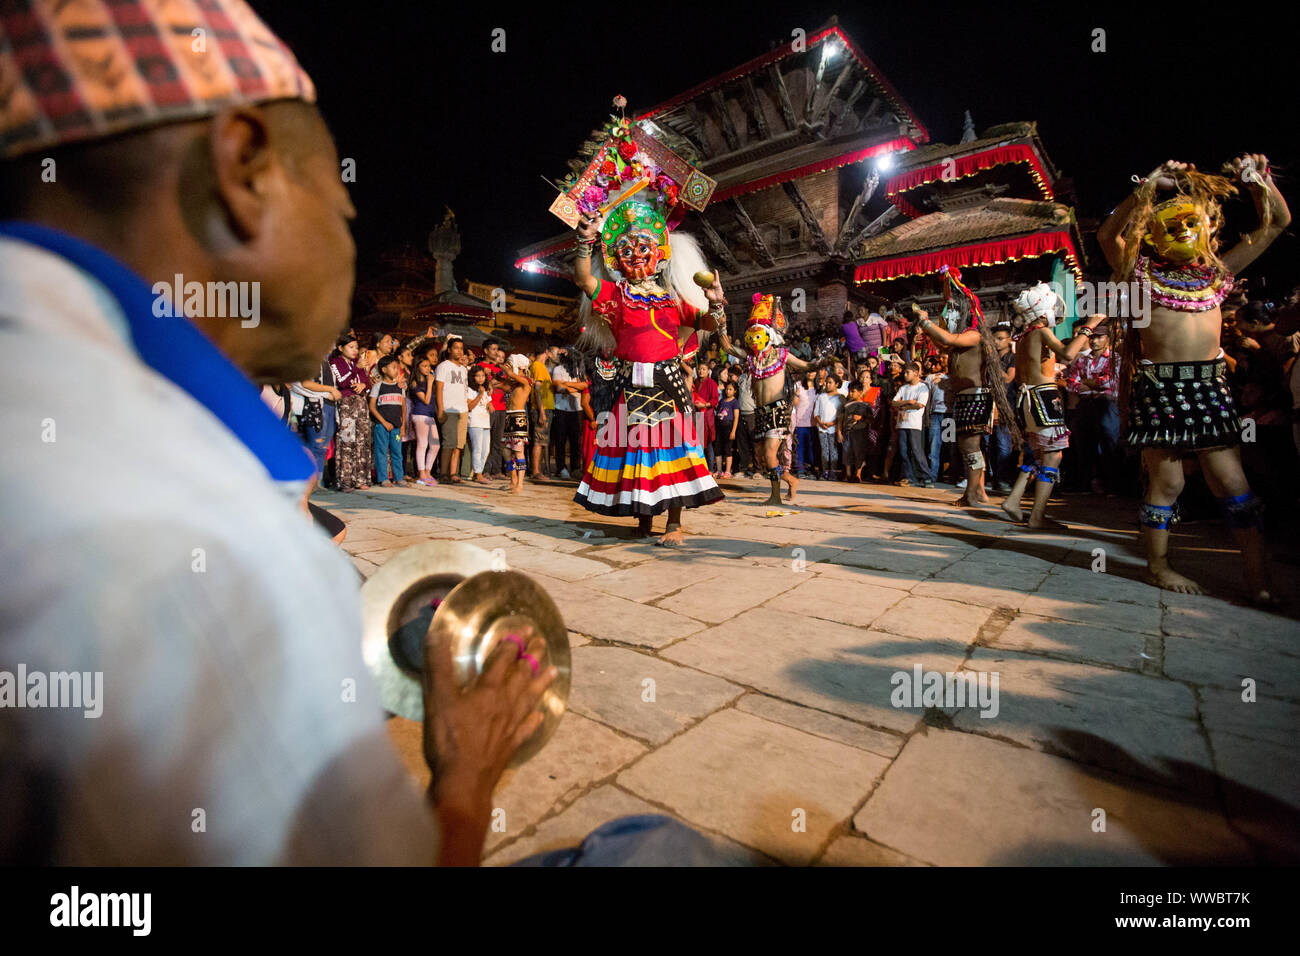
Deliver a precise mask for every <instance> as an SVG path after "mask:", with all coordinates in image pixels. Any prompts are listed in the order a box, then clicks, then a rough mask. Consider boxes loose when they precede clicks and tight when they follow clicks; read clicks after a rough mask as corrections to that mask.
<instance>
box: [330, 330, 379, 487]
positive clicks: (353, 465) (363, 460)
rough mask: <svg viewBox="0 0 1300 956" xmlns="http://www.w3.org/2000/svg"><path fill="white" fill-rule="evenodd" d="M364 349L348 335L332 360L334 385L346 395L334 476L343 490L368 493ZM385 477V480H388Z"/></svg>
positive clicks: (336, 441)
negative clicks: (361, 356) (361, 361)
mask: <svg viewBox="0 0 1300 956" xmlns="http://www.w3.org/2000/svg"><path fill="white" fill-rule="evenodd" d="M360 350H361V346H360V344H359V343H358V342H357V337H356V336H355V335H344V336H342V337H341V338H340V339H339V341H338V345H337V347H336V348H335V350H334V356H333V357H332V358H331V359H330V368H331V369H332V370H333V372H334V385H335V387H336V388H337V389H338V390H339V391H340V392H342V393H343V399H342V401H340V402H339V423H338V431H337V432H336V433H335V438H334V449H335V452H334V459H335V465H334V474H335V481H336V482H337V484H338V490H339V491H365V490H366V489H367V488H369V487H370V469H371V462H372V460H373V452H372V451H371V441H372V438H371V432H370V412H369V408H368V406H367V403H366V396H367V393H368V391H369V389H370V376H369V375H367V374H366V371H365V369H363V368H361V367H359V366H358V365H357V358H358V356H359V354H360ZM387 477H388V476H387V475H381V476H380V478H381V479H387Z"/></svg>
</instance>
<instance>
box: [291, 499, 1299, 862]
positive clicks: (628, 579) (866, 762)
mask: <svg viewBox="0 0 1300 956" xmlns="http://www.w3.org/2000/svg"><path fill="white" fill-rule="evenodd" d="M818 484H819V485H820V486H821V487H817V488H814V489H809V491H808V494H807V496H806V497H807V500H806V501H805V502H804V503H803V504H802V506H801V507H798V508H791V509H785V513H783V514H780V515H777V516H772V517H767V516H766V512H767V511H768V510H769V509H767V508H766V507H765V506H763V505H762V504H761V503H760V502H761V500H762V496H763V493H764V487H763V486H762V485H761V483H760V482H759V481H757V480H754V481H749V482H745V481H742V480H736V481H733V482H727V483H726V485H727V486H726V489H725V490H726V493H727V498H726V500H725V501H723V502H721V503H719V504H718V505H716V506H714V507H711V508H707V509H702V510H701V511H697V512H688V513H687V515H686V527H687V530H688V532H690V533H689V535H688V538H687V544H686V547H684V548H682V549H680V550H677V551H669V550H667V549H663V548H659V547H656V546H655V545H654V543H653V541H645V540H638V539H635V538H633V537H631V528H630V524H631V523H630V522H628V521H617V520H612V519H601V518H597V517H595V516H592V515H590V514H588V513H586V512H584V511H581V510H580V509H579V508H577V507H576V506H575V505H573V504H572V503H571V501H570V498H571V496H572V487H573V486H572V483H570V484H568V485H564V484H562V483H557V484H554V485H550V486H546V487H541V486H535V485H531V484H529V485H528V486H526V488H525V490H524V492H523V493H522V494H521V495H518V496H513V497H512V496H509V495H506V494H503V493H502V492H501V491H500V490H499V487H493V486H489V487H487V488H485V489H484V490H482V491H478V492H477V493H476V492H475V491H470V490H461V489H456V488H448V487H445V486H439V487H437V488H434V489H429V490H426V491H421V492H418V493H416V492H409V491H399V490H397V489H378V488H376V489H371V490H370V491H368V492H365V493H353V494H348V495H342V494H337V493H318V494H317V496H316V500H317V501H319V503H320V504H322V505H323V506H325V507H329V508H332V509H335V510H337V511H338V512H339V513H340V514H343V515H345V516H346V520H347V521H348V537H347V540H346V541H345V542H344V545H343V546H344V548H345V550H347V551H348V552H349V553H350V554H351V555H353V563H354V564H355V565H356V567H357V569H358V571H359V572H360V574H361V576H362V577H365V576H368V575H370V574H372V573H374V571H375V569H376V568H377V567H378V566H379V565H380V564H382V562H383V561H384V560H387V559H388V558H389V557H391V556H392V555H393V554H395V553H397V552H398V551H400V550H401V549H402V548H403V547H407V546H409V545H410V544H413V543H417V542H419V541H424V540H429V539H432V538H454V539H455V540H462V541H468V542H470V543H474V544H479V545H481V546H483V547H485V548H487V549H488V550H492V549H496V548H500V549H502V552H503V554H504V555H505V558H506V561H507V563H509V564H510V565H511V566H513V567H516V568H517V569H519V570H522V571H523V572H524V573H526V574H528V575H530V576H531V577H533V578H534V579H535V580H536V581H537V582H538V583H540V584H542V586H543V587H545V588H546V589H547V591H548V592H549V593H550V594H551V596H552V597H553V598H554V599H555V601H556V603H557V605H558V606H559V608H560V610H561V613H562V614H563V616H564V619H565V623H566V624H567V626H568V629H569V631H570V634H571V638H572V644H573V690H572V695H571V698H570V707H569V713H568V714H567V715H566V716H565V718H564V720H563V721H562V722H561V726H560V731H559V733H558V734H557V735H556V737H555V738H554V739H553V740H552V741H551V742H550V743H549V744H548V745H547V747H546V748H544V749H543V750H542V752H541V753H539V754H538V755H537V756H536V757H534V758H533V759H532V760H531V761H529V762H528V763H527V764H525V765H524V766H522V767H521V768H519V769H517V770H514V771H510V772H508V773H507V775H506V777H505V778H504V780H503V781H502V784H501V786H500V788H499V790H498V794H497V802H498V806H499V808H500V809H501V810H503V811H504V813H505V819H506V821H507V825H506V828H505V831H504V832H500V833H493V834H491V835H490V838H489V844H488V851H487V852H488V857H487V862H489V863H492V864H499V865H504V864H508V863H511V862H514V861H516V860H519V859H522V858H524V857H526V856H529V855H531V854H534V853H539V852H542V851H545V850H552V849H560V848H563V847H566V846H573V845H575V844H576V843H577V842H580V841H581V839H582V838H583V837H584V836H585V835H586V834H587V833H589V832H590V831H591V830H593V829H594V828H596V827H598V826H600V825H601V824H603V823H607V822H609V821H610V820H613V819H616V818H618V817H620V816H625V815H628V814H636V813H663V814H667V815H668V816H670V817H673V818H675V819H677V820H680V821H682V822H685V823H686V824H688V825H690V826H692V827H694V828H696V829H698V830H699V831H700V832H701V833H703V834H704V836H705V837H706V838H707V839H708V840H710V841H712V845H713V846H714V847H715V848H716V849H717V853H718V860H719V862H721V863H724V864H726V865H766V864H771V863H772V862H779V863H783V864H789V865H808V864H816V865H823V866H923V865H970V864H994V865H997V864H1020V863H1027V864H1035V865H1040V864H1041V865H1061V864H1096V865H1113V864H1138V865H1140V864H1152V863H1164V864H1180V863H1258V862H1287V863H1292V864H1294V863H1296V862H1300V809H1298V808H1297V807H1298V804H1300V800H1298V799H1297V796H1296V794H1297V793H1300V775H1298V772H1297V770H1296V768H1297V767H1298V766H1300V761H1298V760H1297V752H1298V751H1300V743H1298V741H1300V734H1297V731H1300V690H1297V688H1300V643H1297V638H1300V624H1297V621H1296V620H1295V619H1294V618H1291V617H1288V616H1286V615H1285V614H1282V613H1273V612H1266V611H1260V610H1255V609H1251V608H1246V607H1242V606H1240V605H1238V604H1235V603H1233V601H1234V600H1235V599H1236V598H1237V597H1238V595H1239V593H1240V591H1239V588H1240V584H1239V583H1238V582H1237V579H1236V577H1235V575H1236V574H1237V567H1236V564H1235V555H1234V554H1233V553H1232V552H1231V551H1228V550H1225V546H1224V545H1223V543H1222V540H1221V539H1218V538H1216V534H1217V532H1218V529H1217V528H1216V527H1214V526H1208V527H1205V528H1204V529H1202V530H1201V531H1199V532H1198V534H1199V537H1198V538H1197V542H1198V549H1197V551H1196V553H1197V554H1202V555H1204V558H1203V560H1204V561H1205V562H1206V564H1205V565H1204V567H1203V570H1202V577H1203V578H1204V579H1205V581H1206V582H1207V583H1208V584H1209V586H1210V588H1211V593H1210V594H1209V595H1207V596H1202V597H1188V596H1184V595H1175V594H1171V593H1169V592H1162V591H1159V590H1156V589H1154V588H1152V587H1150V586H1148V585H1146V584H1145V583H1143V582H1142V581H1141V580H1140V569H1141V559H1140V551H1139V550H1138V543H1137V541H1136V536H1135V534H1134V533H1133V530H1132V527H1131V525H1132V522H1131V516H1130V515H1128V514H1127V513H1126V512H1124V511H1123V506H1122V505H1121V504H1120V503H1110V502H1102V503H1101V504H1100V505H1098V500H1093V501H1092V502H1091V503H1090V505H1089V507H1088V509H1087V511H1086V513H1085V512H1084V511H1083V509H1080V513H1079V514H1073V513H1072V512H1071V507H1070V504H1069V502H1068V501H1067V503H1065V504H1063V505H1060V506H1057V505H1055V504H1054V505H1053V509H1054V516H1055V517H1057V518H1058V519H1060V520H1064V521H1066V522H1067V524H1068V525H1069V530H1068V531H1064V532H1056V533H1052V534H1047V535H1041V536H1034V535H1028V534H1026V533H1024V532H1023V531H1022V530H1020V529H1017V528H1014V527H1011V526H1010V525H1009V524H1008V523H1006V522H1002V521H999V520H998V519H997V518H992V517H988V516H981V515H978V514H972V513H967V512H963V511H959V510H957V509H954V508H953V507H952V506H951V504H950V499H951V497H952V494H951V492H950V491H943V490H942V489H936V490H933V491H931V490H922V489H915V488H912V489H901V488H890V487H883V486H857V485H839V484H836V483H833V482H832V483H818ZM800 497H801V498H803V497H805V495H804V493H803V492H802V491H801V495H800ZM662 520H663V519H662V518H660V519H659V520H658V522H657V523H656V529H658V528H660V527H662ZM1098 547H1101V548H1103V549H1104V550H1105V552H1106V555H1107V559H1106V562H1107V564H1106V570H1105V571H1104V572H1098V571H1095V570H1094V566H1095V563H1096V562H1095V558H1094V557H1093V555H1094V553H1095V549H1096V548H1098ZM1215 555H1217V558H1216V557H1215ZM1216 562H1217V563H1216ZM1210 569H1215V570H1210ZM1279 577H1283V578H1285V576H1284V575H1279ZM1290 587H1291V588H1293V589H1294V587H1295V581H1294V576H1292V577H1291V579H1290ZM1290 596H1291V597H1292V599H1294V596H1295V595H1294V591H1292V592H1290ZM918 666H919V667H920V672H921V676H922V678H924V679H929V677H928V675H931V674H934V675H935V677H936V679H937V680H938V681H939V683H938V684H936V685H935V686H936V687H938V688H939V690H938V691H936V693H944V692H946V691H945V690H944V688H945V687H946V686H947V684H945V683H944V682H945V681H947V682H948V683H952V684H953V686H955V683H954V682H955V681H957V680H977V679H978V676H979V675H980V674H985V675H990V674H993V673H996V674H997V676H998V685H997V689H998V709H997V714H996V716H994V717H990V718H983V717H980V716H979V710H978V709H977V708H976V707H974V706H966V707H958V706H949V705H948V702H947V700H946V699H943V698H938V699H935V700H932V701H930V700H927V699H926V698H925V694H924V689H923V685H921V686H917V685H914V683H913V681H914V679H915V676H916V668H917V667H918ZM963 674H964V675H968V677H961V676H960V675H963ZM949 675H951V676H949ZM650 688H652V691H650V690H649V689H650ZM913 689H915V690H916V691H917V697H916V699H908V700H901V699H899V695H900V694H902V693H903V691H904V690H907V691H908V692H909V694H910V692H911V691H912V690H913ZM390 730H391V731H392V734H391V736H392V737H393V740H394V741H395V743H396V744H397V746H398V748H399V751H400V752H401V753H402V756H403V758H404V760H405V761H406V763H407V765H408V767H410V769H411V772H412V773H413V774H415V775H416V776H417V777H423V778H425V779H427V774H428V771H427V769H426V768H425V767H424V766H423V759H422V756H421V748H420V739H419V727H418V726H416V725H414V724H411V723H410V722H408V721H401V720H399V719H396V718H394V719H393V720H392V721H390ZM1098 810H1102V811H1104V812H1105V817H1106V821H1107V825H1106V829H1105V831H1104V832H1097V831H1095V830H1094V829H1093V824H1094V819H1095V816H1094V814H1095V812H1096V811H1098ZM797 811H802V813H801V814H800V813H797Z"/></svg>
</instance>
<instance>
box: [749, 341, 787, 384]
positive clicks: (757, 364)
mask: <svg viewBox="0 0 1300 956" xmlns="http://www.w3.org/2000/svg"><path fill="white" fill-rule="evenodd" d="M787 354H788V353H787V352H786V350H785V349H774V348H772V347H770V346H769V347H768V348H765V349H764V350H763V351H761V352H759V353H758V354H757V355H750V356H748V359H749V374H750V375H752V376H754V378H771V377H772V376H773V375H775V374H776V373H777V372H779V371H781V369H783V368H785V357H786V355H787Z"/></svg>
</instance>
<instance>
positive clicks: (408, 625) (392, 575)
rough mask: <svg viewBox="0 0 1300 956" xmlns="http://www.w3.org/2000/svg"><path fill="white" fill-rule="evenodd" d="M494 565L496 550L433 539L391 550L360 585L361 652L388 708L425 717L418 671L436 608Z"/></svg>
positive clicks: (419, 670)
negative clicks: (392, 551)
mask: <svg viewBox="0 0 1300 956" xmlns="http://www.w3.org/2000/svg"><path fill="white" fill-rule="evenodd" d="M492 568H493V560H492V555H491V554H490V553H489V552H487V551H485V550H483V549H482V548H479V547H475V546H474V545H472V544H465V543H464V542H460V541H430V542H428V543H427V544H417V545H415V546H414V547H411V548H406V549H404V550H402V551H399V552H398V553H397V554H395V555H393V556H392V557H391V558H390V559H389V560H388V561H386V562H384V565H383V566H382V567H381V568H379V570H378V571H376V572H375V573H374V574H372V575H371V576H370V578H369V579H368V580H367V581H366V583H365V584H364V585H362V587H361V654H362V657H363V658H364V659H365V662H366V669H367V670H369V671H370V675H371V677H373V678H374V681H375V684H376V686H377V687H378V689H379V700H380V703H381V704H382V705H383V707H384V709H385V710H387V711H389V712H390V713H393V714H397V715H398V716H399V717H406V718H408V719H409V720H423V719H424V694H423V691H422V689H421V686H420V672H421V671H422V670H423V667H424V659H423V643H424V635H425V632H426V631H427V630H428V625H429V622H430V621H431V620H432V618H433V613H434V608H433V607H432V606H431V602H433V601H435V600H437V601H440V600H442V599H443V598H445V597H446V596H447V595H448V594H449V593H450V592H451V591H452V589H454V588H455V587H456V586H457V585H458V584H460V583H461V582H462V581H464V580H465V579H466V578H468V577H472V576H473V575H475V574H478V573H480V572H482V571H490V570H492Z"/></svg>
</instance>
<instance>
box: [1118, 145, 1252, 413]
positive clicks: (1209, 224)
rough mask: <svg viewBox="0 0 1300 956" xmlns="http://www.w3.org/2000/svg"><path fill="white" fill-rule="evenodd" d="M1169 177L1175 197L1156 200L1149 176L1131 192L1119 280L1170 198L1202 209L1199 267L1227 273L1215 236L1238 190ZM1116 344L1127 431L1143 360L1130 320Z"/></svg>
mask: <svg viewBox="0 0 1300 956" xmlns="http://www.w3.org/2000/svg"><path fill="white" fill-rule="evenodd" d="M1169 177H1170V178H1172V179H1173V180H1174V188H1175V195H1173V196H1170V197H1166V198H1165V199H1157V197H1156V193H1157V191H1158V189H1159V187H1158V185H1157V182H1158V180H1159V179H1160V178H1161V177H1160V176H1153V177H1151V179H1149V180H1147V181H1146V182H1144V183H1142V184H1141V185H1139V186H1138V188H1137V189H1136V190H1135V191H1134V193H1133V196H1134V203H1133V209H1132V211H1131V212H1130V213H1129V217H1128V221H1127V222H1126V223H1125V224H1124V228H1123V229H1122V230H1121V232H1120V238H1121V240H1122V241H1123V244H1124V254H1123V256H1124V257H1123V263H1122V267H1121V270H1120V275H1119V276H1118V278H1120V279H1123V280H1129V279H1131V278H1132V277H1133V275H1134V271H1135V266H1136V264H1137V257H1138V255H1139V254H1140V253H1141V252H1142V251H1143V246H1144V245H1146V246H1149V243H1147V235H1148V231H1149V230H1150V228H1151V220H1152V219H1153V218H1154V215H1155V209H1156V207H1157V206H1159V205H1161V204H1162V203H1164V202H1167V201H1169V199H1178V198H1182V199H1186V200H1187V201H1190V202H1193V203H1195V204H1197V205H1198V206H1200V207H1201V208H1202V209H1204V210H1205V218H1206V224H1205V225H1206V233H1207V235H1208V236H1209V238H1208V240H1207V242H1206V247H1205V252H1204V254H1203V255H1202V260H1203V261H1202V262H1201V264H1202V265H1205V266H1208V267H1210V268H1212V269H1215V270H1217V271H1219V272H1221V273H1222V272H1227V271H1228V270H1227V267H1226V266H1224V264H1223V262H1222V261H1221V260H1220V259H1219V236H1218V233H1219V227H1220V226H1221V225H1222V224H1223V213H1222V208H1221V200H1222V199H1223V198H1224V197H1227V196H1231V195H1234V194H1235V193H1236V192H1237V187H1236V186H1235V185H1234V184H1233V182H1232V181H1231V180H1230V179H1228V178H1226V177H1224V176H1215V175H1213V174H1210V173H1201V172H1197V171H1196V170H1194V169H1183V170H1178V171H1176V172H1172V173H1170V174H1169ZM1270 212H1271V210H1270V209H1269V204H1268V203H1267V202H1265V204H1264V219H1265V225H1267V224H1268V222H1269V219H1270ZM1148 251H1149V249H1148ZM1116 344H1117V345H1120V346H1121V350H1120V351H1121V355H1122V357H1123V365H1122V369H1123V372H1122V374H1121V375H1120V380H1119V392H1118V395H1117V396H1116V404H1118V405H1119V415H1120V428H1121V429H1122V430H1124V431H1127V430H1128V420H1129V395H1130V393H1131V392H1132V388H1133V379H1134V378H1135V377H1136V376H1137V375H1138V373H1139V368H1140V365H1141V361H1142V336H1141V332H1140V331H1139V329H1138V327H1137V326H1136V325H1135V324H1134V323H1133V321H1132V320H1131V319H1130V320H1128V321H1127V324H1126V325H1125V328H1124V336H1123V340H1122V342H1117V343H1116Z"/></svg>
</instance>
